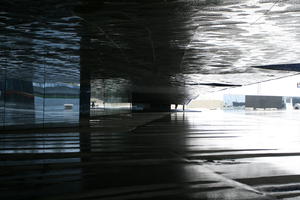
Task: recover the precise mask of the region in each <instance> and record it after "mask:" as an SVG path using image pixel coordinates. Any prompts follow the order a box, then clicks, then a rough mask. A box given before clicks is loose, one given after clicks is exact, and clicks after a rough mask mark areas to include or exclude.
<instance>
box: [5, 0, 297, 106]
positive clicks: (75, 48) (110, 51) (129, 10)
mask: <svg viewBox="0 0 300 200" xmlns="http://www.w3.org/2000/svg"><path fill="white" fill-rule="evenodd" d="M1 4H2V5H1V6H0V10H1V12H0V17H1V22H0V26H1V29H2V33H1V38H0V40H1V43H0V47H1V48H0V49H1V55H3V56H1V60H0V62H1V67H2V68H3V67H6V68H7V69H12V70H11V75H12V76H16V73H14V70H15V65H16V63H21V64H19V66H20V67H21V68H20V67H19V70H20V69H24V70H23V71H24V74H26V73H27V74H28V75H27V76H28V77H29V78H33V79H35V80H38V79H39V78H40V79H42V78H43V77H39V73H32V71H34V72H36V71H41V70H48V71H47V72H48V73H47V76H48V77H47V78H48V80H51V81H54V82H55V80H56V79H59V80H61V79H64V80H65V81H66V82H68V81H69V82H76V80H79V76H80V74H79V73H80V71H81V72H82V73H85V76H84V77H91V80H92V81H94V82H97V80H99V79H118V80H125V82H126V84H127V86H128V88H129V90H130V91H131V92H136V93H148V94H161V95H165V97H164V98H167V99H168V101H169V102H173V103H179V102H187V101H189V100H190V99H192V98H194V97H196V96H197V95H201V94H203V93H205V92H213V91H216V90H220V89H224V88H228V87H233V86H240V85H247V84H252V83H256V82H260V81H265V80H270V79H275V78H279V77H284V76H289V75H292V74H293V73H294V72H289V71H276V70H275V71H270V70H267V69H259V68H253V67H252V66H261V65H273V64H291V63H298V62H299V57H300V31H299V30H300V0H284V1H275V0H273V1H271V0H268V1H258V0H173V1H167V0H152V1H138V0H135V1H132V0H128V1H121V0H107V1H97V0H82V1H80V0H77V1H76V0H72V1H71V0H65V1H63V2H62V1H56V0H43V1H33V0H24V1H21V0H20V1H17V0H9V1H8V0H4V1H1ZM45 68H46V69H45ZM28 69H31V72H30V70H29V71H28ZM25 72H26V73H25ZM24 74H23V77H24ZM88 79H89V78H87V80H88ZM158 96H159V95H158ZM158 100H159V99H158Z"/></svg>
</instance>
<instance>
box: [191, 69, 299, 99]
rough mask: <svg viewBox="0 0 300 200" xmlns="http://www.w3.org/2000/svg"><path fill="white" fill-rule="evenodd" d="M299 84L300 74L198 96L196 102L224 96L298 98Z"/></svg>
mask: <svg viewBox="0 0 300 200" xmlns="http://www.w3.org/2000/svg"><path fill="white" fill-rule="evenodd" d="M298 82H299V83H300V74H299V75H295V76H290V77H286V78H281V79H277V80H272V81H267V82H262V83H258V84H253V85H248V86H243V87H237V88H232V89H228V90H223V91H219V92H214V93H210V94H207V95H204V96H199V97H198V98H197V100H202V99H216V100H223V95H224V94H232V95H270V96H295V97H296V96H298V97H300V88H297V83H298Z"/></svg>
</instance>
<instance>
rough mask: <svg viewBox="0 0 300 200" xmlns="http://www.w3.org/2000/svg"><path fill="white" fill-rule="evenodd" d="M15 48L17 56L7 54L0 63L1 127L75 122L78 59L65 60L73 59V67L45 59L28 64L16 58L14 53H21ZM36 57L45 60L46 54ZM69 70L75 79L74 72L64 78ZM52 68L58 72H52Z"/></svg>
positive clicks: (39, 125) (55, 124)
mask: <svg viewBox="0 0 300 200" xmlns="http://www.w3.org/2000/svg"><path fill="white" fill-rule="evenodd" d="M19 51H21V50H12V52H14V53H16V55H17V56H9V57H8V58H9V59H7V60H5V62H2V65H1V71H0V126H1V129H9V128H18V127H20V128H30V127H48V126H70V125H72V126H73V125H74V124H78V123H79V92H80V85H79V64H76V63H77V62H78V58H73V60H69V61H68V62H70V63H72V62H73V64H72V65H73V66H66V68H65V69H64V68H62V67H59V68H58V67H55V66H51V65H50V64H49V63H48V65H47V63H45V62H44V63H39V64H36V63H32V65H30V66H29V65H28V63H26V62H23V60H22V59H19V58H18V53H21V54H22V52H19ZM39 59H42V60H47V57H44V56H43V55H41V57H40V58H39ZM2 61H3V60H2ZM74 63H75V64H74ZM70 69H73V73H76V74H77V75H76V76H77V77H78V78H74V75H73V76H72V78H67V77H68V76H67V75H68V72H69V70H70ZM56 70H58V71H57V72H55V71H56ZM76 70H77V71H76ZM53 76H55V78H54V77H53Z"/></svg>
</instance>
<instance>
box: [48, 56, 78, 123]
mask: <svg viewBox="0 0 300 200" xmlns="http://www.w3.org/2000/svg"><path fill="white" fill-rule="evenodd" d="M48 56H50V57H51V54H48ZM66 56H67V58H66V59H64V60H60V61H61V62H63V63H62V66H56V65H53V62H55V61H54V60H53V59H52V60H50V59H49V57H47V59H48V60H47V61H46V64H47V65H46V76H45V90H44V91H45V94H44V101H45V102H44V105H45V107H44V123H45V126H57V125H59V126H69V125H72V124H74V123H79V93H80V86H79V56H71V55H68V52H66Z"/></svg>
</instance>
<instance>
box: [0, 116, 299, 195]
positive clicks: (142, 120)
mask: <svg viewBox="0 0 300 200" xmlns="http://www.w3.org/2000/svg"><path fill="white" fill-rule="evenodd" d="M299 117H300V112H296V111H295V112H281V111H266V112H263V111H249V112H222V111H210V112H202V113H199V112H197V113H192V112H191V113H171V114H169V113H162V114H153V113H149V114H133V115H120V116H115V117H105V118H98V119H94V120H92V121H91V126H90V127H85V128H81V129H49V130H35V131H18V132H14V131H4V132H1V134H0V154H1V155H0V156H1V157H0V158H1V160H0V199H30V200H34V199H45V200H48V199H55V200H59V199H61V200H67V199H70V200H77V199H113V200H115V199H116V200H118V199H139V200H140V199H209V200H212V199H221V200H222V199H224V200H229V199H236V200H242V199H286V200H291V199H300V168H299V167H298V166H299V164H300V134H299V130H300V122H299Z"/></svg>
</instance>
